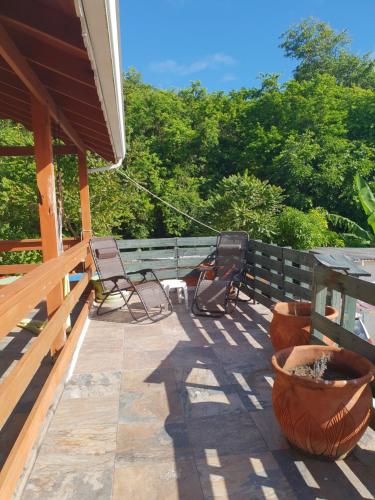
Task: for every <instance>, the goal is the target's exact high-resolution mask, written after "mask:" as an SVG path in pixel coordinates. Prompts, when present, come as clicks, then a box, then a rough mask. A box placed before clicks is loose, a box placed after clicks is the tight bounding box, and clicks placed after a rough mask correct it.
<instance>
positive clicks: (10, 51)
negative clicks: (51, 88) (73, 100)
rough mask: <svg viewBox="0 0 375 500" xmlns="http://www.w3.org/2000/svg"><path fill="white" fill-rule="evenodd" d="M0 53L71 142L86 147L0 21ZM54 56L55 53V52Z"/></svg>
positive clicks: (81, 147)
mask: <svg viewBox="0 0 375 500" xmlns="http://www.w3.org/2000/svg"><path fill="white" fill-rule="evenodd" d="M0 55H1V56H2V57H3V59H4V60H5V61H6V62H7V64H8V65H9V66H10V67H11V68H12V69H13V71H14V72H15V73H16V74H17V76H18V77H19V78H20V79H21V80H22V82H23V83H24V85H25V86H26V87H27V88H28V89H29V91H30V92H31V94H32V95H33V96H34V97H35V98H36V99H38V101H39V102H40V103H43V104H44V105H45V106H47V107H48V109H49V112H50V113H51V115H52V116H53V118H54V119H55V120H56V121H57V123H59V124H60V126H61V128H62V129H63V130H64V131H65V133H66V134H67V135H68V136H69V137H70V139H71V140H72V141H73V143H74V144H75V145H76V146H77V147H78V148H79V149H81V150H82V151H84V150H85V149H86V148H85V146H84V144H83V142H82V140H81V138H80V137H79V135H78V134H77V133H76V131H75V130H74V128H73V127H72V125H71V124H70V122H69V121H68V119H67V118H66V117H65V116H64V115H63V113H62V111H61V110H59V109H58V108H57V106H56V104H55V102H54V101H53V99H52V97H51V96H50V95H49V93H48V91H47V89H46V88H45V87H44V86H43V84H42V82H41V81H40V80H39V78H38V77H37V75H36V74H35V72H34V71H33V70H32V68H31V66H30V65H29V63H28V62H27V60H26V59H25V57H24V56H23V55H22V54H21V52H20V50H19V49H18V47H17V46H16V45H15V44H14V42H13V40H12V39H11V38H10V37H9V36H8V33H7V31H6V30H5V29H4V27H3V26H2V24H1V23H0ZM55 57H56V54H55Z"/></svg>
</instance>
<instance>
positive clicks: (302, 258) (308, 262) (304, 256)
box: [283, 248, 315, 267]
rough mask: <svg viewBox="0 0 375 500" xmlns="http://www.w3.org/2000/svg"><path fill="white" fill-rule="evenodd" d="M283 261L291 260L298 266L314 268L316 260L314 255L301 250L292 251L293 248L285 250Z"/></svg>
mask: <svg viewBox="0 0 375 500" xmlns="http://www.w3.org/2000/svg"><path fill="white" fill-rule="evenodd" d="M283 259H287V260H290V261H292V262H295V263H296V264H303V265H305V266H309V267H313V265H314V262H315V258H314V255H313V254H311V253H307V252H301V251H299V250H292V249H291V248H283Z"/></svg>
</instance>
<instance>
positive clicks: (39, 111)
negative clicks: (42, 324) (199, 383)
mask: <svg viewBox="0 0 375 500" xmlns="http://www.w3.org/2000/svg"><path fill="white" fill-rule="evenodd" d="M31 100H32V102H31V112H32V124H33V132H34V149H35V163H36V180H37V188H38V201H39V221H40V235H41V238H42V252H43V261H44V262H46V261H48V260H50V259H54V258H56V257H58V256H59V254H60V248H62V243H61V242H60V241H59V235H58V221H57V209H56V190H55V172H54V167H53V154H52V137H51V119H50V115H49V112H48V108H47V106H46V105H45V104H42V103H41V102H40V101H38V100H37V99H36V98H35V97H32V98H31ZM62 302H63V283H62V281H61V282H60V283H59V284H58V285H57V286H56V287H55V288H54V289H53V290H52V291H51V292H50V293H49V294H48V296H47V314H48V318H50V317H51V316H52V315H53V314H54V313H55V311H56V310H57V309H58V308H59V307H60V306H61V304H62ZM65 340H66V335H65V330H64V329H63V328H62V329H61V331H60V332H59V333H58V335H57V336H56V339H55V341H54V343H53V344H52V347H51V354H55V353H56V351H58V350H60V349H61V348H62V347H63V345H64V343H65Z"/></svg>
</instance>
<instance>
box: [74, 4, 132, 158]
mask: <svg viewBox="0 0 375 500" xmlns="http://www.w3.org/2000/svg"><path fill="white" fill-rule="evenodd" d="M74 2H75V7H76V12H77V15H78V17H79V18H80V20H81V26H82V36H83V40H84V43H85V46H86V49H87V53H88V56H89V58H90V61H91V65H92V69H93V71H94V76H95V83H96V88H97V91H98V96H99V99H100V102H101V106H102V110H103V113H104V118H105V120H106V123H107V128H108V132H109V136H110V139H111V143H112V148H113V151H114V153H115V157H116V162H119V161H121V160H122V159H123V158H124V157H125V152H126V146H125V122H124V100H123V95H122V80H121V77H122V71H121V46H120V19H119V8H118V0H74Z"/></svg>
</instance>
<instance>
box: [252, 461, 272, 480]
mask: <svg viewBox="0 0 375 500" xmlns="http://www.w3.org/2000/svg"><path fill="white" fill-rule="evenodd" d="M250 463H251V466H252V468H253V470H254V472H255V474H256V475H257V476H259V477H268V475H267V472H266V470H265V468H264V466H263V463H262V461H261V460H260V459H259V458H253V457H250Z"/></svg>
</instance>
